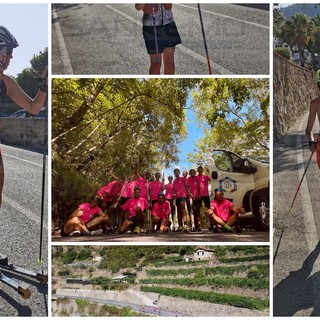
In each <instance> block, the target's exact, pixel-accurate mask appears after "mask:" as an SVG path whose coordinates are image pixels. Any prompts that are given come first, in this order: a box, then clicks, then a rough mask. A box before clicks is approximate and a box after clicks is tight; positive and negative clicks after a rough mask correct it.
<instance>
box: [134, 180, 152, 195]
mask: <svg viewBox="0 0 320 320" xmlns="http://www.w3.org/2000/svg"><path fill="white" fill-rule="evenodd" d="M136 185H137V186H138V187H140V189H141V193H140V197H141V198H144V199H146V200H148V188H149V186H150V182H148V181H146V180H145V179H143V178H142V177H141V176H138V177H137V181H136Z"/></svg>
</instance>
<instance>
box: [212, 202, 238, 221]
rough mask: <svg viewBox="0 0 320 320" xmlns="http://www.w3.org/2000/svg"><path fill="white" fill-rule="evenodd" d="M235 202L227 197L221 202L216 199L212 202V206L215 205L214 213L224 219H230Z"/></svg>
mask: <svg viewBox="0 0 320 320" xmlns="http://www.w3.org/2000/svg"><path fill="white" fill-rule="evenodd" d="M232 206H233V203H232V202H231V201H229V200H227V199H223V201H222V203H221V204H219V203H218V202H217V201H216V200H213V201H212V202H211V203H210V207H213V209H214V213H215V214H216V215H217V216H218V217H220V218H221V219H222V220H223V221H228V219H229V218H230V217H231V214H230V209H231V207H232Z"/></svg>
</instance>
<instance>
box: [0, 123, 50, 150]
mask: <svg viewBox="0 0 320 320" xmlns="http://www.w3.org/2000/svg"><path fill="white" fill-rule="evenodd" d="M45 126H46V121H45V119H32V118H30V119H29V118H28V119H23V118H0V139H1V143H3V144H8V145H15V146H23V147H27V148H30V149H35V150H41V151H43V150H46V149H47V146H48V143H47V138H46V139H45V130H46V131H47V129H46V128H45ZM46 137H47V135H46Z"/></svg>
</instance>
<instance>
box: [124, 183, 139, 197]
mask: <svg viewBox="0 0 320 320" xmlns="http://www.w3.org/2000/svg"><path fill="white" fill-rule="evenodd" d="M125 185H126V182H124V183H123V186H125ZM135 186H136V181H133V180H131V181H129V182H128V184H127V186H126V188H125V189H124V191H123V193H122V197H123V198H132V197H133V190H134V187H135Z"/></svg>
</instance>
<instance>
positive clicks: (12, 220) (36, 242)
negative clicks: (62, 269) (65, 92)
mask: <svg viewBox="0 0 320 320" xmlns="http://www.w3.org/2000/svg"><path fill="white" fill-rule="evenodd" d="M1 148H2V155H3V162H4V167H5V184H4V190H3V200H2V207H1V210H0V222H1V223H0V233H1V237H0V252H1V253H2V254H4V255H6V256H8V257H9V263H13V264H15V265H18V266H20V267H23V268H28V269H32V270H34V271H36V272H39V271H40V270H39V265H38V259H39V248H40V222H41V199H42V172H43V167H42V164H43V155H42V154H39V153H35V152H31V151H27V150H24V149H19V148H14V147H10V146H5V145H2V146H1ZM46 181H47V179H46ZM47 193H48V189H47V185H45V203H44V227H43V241H42V259H43V268H44V269H45V270H44V272H45V273H46V274H47V272H48V271H47V265H48V259H47V255H48V211H47V208H48V202H47ZM3 273H4V274H6V275H8V276H10V277H12V278H13V279H15V280H19V281H20V280H21V281H23V282H25V283H27V284H29V285H30V289H31V292H32V293H31V297H30V298H29V299H28V300H24V299H23V298H22V297H20V296H19V294H18V293H17V292H15V291H14V290H13V289H11V288H9V287H8V286H6V285H5V284H3V283H2V282H0V317H1V316H46V315H47V314H48V306H47V291H48V287H47V285H43V284H39V283H38V281H37V280H35V279H33V278H30V277H27V276H22V275H15V274H13V273H11V272H3Z"/></svg>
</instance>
